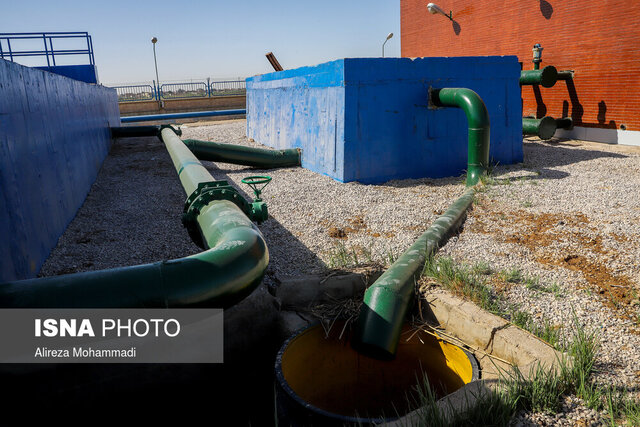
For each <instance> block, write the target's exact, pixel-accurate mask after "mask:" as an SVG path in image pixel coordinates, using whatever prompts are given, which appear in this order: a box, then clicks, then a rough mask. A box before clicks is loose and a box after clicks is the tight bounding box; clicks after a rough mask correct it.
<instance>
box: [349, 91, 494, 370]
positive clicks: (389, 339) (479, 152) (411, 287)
mask: <svg viewBox="0 0 640 427" xmlns="http://www.w3.org/2000/svg"><path fill="white" fill-rule="evenodd" d="M429 96H430V100H429V101H430V103H431V104H433V105H435V106H437V107H456V108H460V109H462V110H463V111H464V112H465V114H466V116H467V122H468V127H469V134H468V155H467V156H468V160H467V180H466V185H467V187H471V188H468V189H467V190H466V191H465V192H464V194H463V195H462V196H461V197H460V198H458V199H457V200H456V201H455V202H454V203H453V204H452V205H451V206H450V207H449V209H447V211H446V212H445V213H444V214H443V215H442V216H440V217H439V218H438V219H436V221H435V222H434V223H433V224H432V225H431V227H429V228H428V229H427V231H425V232H424V233H423V234H422V235H421V236H420V237H419V238H418V240H416V241H415V242H414V243H413V245H411V247H410V248H409V249H407V250H406V251H405V252H404V253H403V254H402V255H401V256H400V258H398V260H397V261H396V262H394V263H393V265H392V266H391V267H390V268H389V269H388V270H387V271H385V272H384V274H383V275H382V276H380V278H378V280H376V281H375V283H374V284H373V285H371V286H370V287H369V288H368V289H367V290H366V292H365V294H364V302H363V304H362V308H361V309H360V315H359V317H358V322H357V324H356V331H355V335H354V338H353V340H352V345H353V347H354V348H355V349H356V350H358V351H359V352H361V353H363V354H366V355H369V356H371V357H375V358H379V359H392V358H393V357H395V354H396V350H397V349H398V342H399V341H400V332H401V331H402V325H403V324H404V319H405V317H406V315H407V311H408V310H409V305H410V304H411V300H412V298H413V295H414V293H415V284H416V279H418V278H419V277H420V275H421V274H422V271H423V269H424V266H425V263H426V261H427V259H428V258H429V257H431V256H432V255H433V254H435V253H436V252H437V250H438V249H439V248H440V247H441V246H443V245H444V244H445V242H446V241H447V239H448V238H449V237H450V236H451V235H452V234H453V233H455V232H456V231H457V230H458V228H459V226H460V224H461V223H462V221H463V220H464V218H465V214H466V212H467V209H469V207H470V206H471V204H472V202H473V196H474V194H475V190H474V189H473V188H472V186H473V185H475V184H477V183H478V181H479V179H480V177H481V176H482V174H484V173H486V170H487V167H488V165H489V142H490V122H489V113H488V112H487V108H486V106H485V104H484V102H483V101H482V98H480V96H478V94H477V93H475V92H474V91H473V90H471V89H467V88H444V89H433V90H432V91H430V95H429Z"/></svg>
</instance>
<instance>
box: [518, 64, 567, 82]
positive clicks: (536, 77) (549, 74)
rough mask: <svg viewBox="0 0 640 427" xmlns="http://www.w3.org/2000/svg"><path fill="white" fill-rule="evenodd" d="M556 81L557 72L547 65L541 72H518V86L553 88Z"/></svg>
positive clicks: (554, 68)
mask: <svg viewBox="0 0 640 427" xmlns="http://www.w3.org/2000/svg"><path fill="white" fill-rule="evenodd" d="M556 81H558V70H556V67H554V66H553V65H547V66H546V67H544V68H543V69H542V70H522V71H520V85H542V86H543V87H553V85H555V84H556Z"/></svg>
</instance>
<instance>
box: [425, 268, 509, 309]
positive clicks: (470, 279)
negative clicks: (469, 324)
mask: <svg viewBox="0 0 640 427" xmlns="http://www.w3.org/2000/svg"><path fill="white" fill-rule="evenodd" d="M422 275H423V276H428V277H432V278H434V279H435V280H437V281H438V283H440V284H442V285H443V286H444V287H445V288H447V289H449V290H450V291H452V292H453V293H455V294H458V295H464V296H466V297H467V298H469V299H470V300H471V301H473V302H474V303H476V304H478V305H479V306H480V307H482V308H483V309H485V310H487V311H490V312H492V313H498V312H499V311H500V306H499V305H498V298H497V296H496V295H495V294H494V293H493V291H492V290H491V288H490V287H489V286H487V284H486V279H485V278H484V277H483V276H482V274H481V273H479V272H478V271H477V270H476V271H474V269H473V268H468V267H467V266H464V265H456V264H455V263H454V261H453V259H452V258H450V257H437V258H436V257H430V258H429V259H428V260H427V262H426V263H425V265H424V269H423V270H422Z"/></svg>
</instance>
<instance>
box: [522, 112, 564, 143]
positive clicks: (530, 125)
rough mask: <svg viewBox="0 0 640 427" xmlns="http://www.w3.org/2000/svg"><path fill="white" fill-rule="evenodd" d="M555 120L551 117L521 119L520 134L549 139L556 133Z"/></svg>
mask: <svg viewBox="0 0 640 427" xmlns="http://www.w3.org/2000/svg"><path fill="white" fill-rule="evenodd" d="M556 128H557V124H556V119H554V118H553V117H549V116H546V117H543V118H541V119H534V118H528V117H523V118H522V134H523V135H534V136H537V137H539V138H540V139H551V138H553V135H554V134H555V133H556Z"/></svg>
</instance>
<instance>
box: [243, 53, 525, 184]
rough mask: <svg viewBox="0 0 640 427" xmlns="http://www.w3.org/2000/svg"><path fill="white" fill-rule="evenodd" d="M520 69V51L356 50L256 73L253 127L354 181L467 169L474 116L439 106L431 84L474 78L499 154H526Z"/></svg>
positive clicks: (505, 159)
mask: <svg viewBox="0 0 640 427" xmlns="http://www.w3.org/2000/svg"><path fill="white" fill-rule="evenodd" d="M519 76H520V66H519V63H518V60H517V58H516V57H515V56H503V57H498V56H491V57H456V58H419V59H415V60H412V59H409V58H354V59H342V60H337V61H333V62H329V63H326V64H321V65H319V66H317V67H305V68H299V69H295V70H287V71H283V72H278V73H271V74H266V75H262V76H256V77H252V78H249V79H247V135H248V136H249V137H250V138H253V139H255V140H256V141H258V142H261V143H263V144H266V145H269V146H272V147H277V148H285V147H300V148H302V149H303V157H302V158H303V166H304V167H307V168H309V169H311V170H314V171H316V172H319V173H323V174H327V175H329V176H331V177H333V178H335V179H337V180H340V181H345V182H347V181H360V182H363V183H381V182H385V181H388V180H390V179H404V178H421V177H443V176H453V175H459V174H462V173H463V172H464V170H465V168H466V164H467V121H466V117H465V115H464V113H463V112H462V111H461V110H458V109H449V108H447V109H430V108H429V105H428V92H429V88H430V87H434V88H438V87H468V88H471V89H473V90H475V91H476V92H478V94H479V95H480V96H481V97H482V99H483V100H484V102H485V104H486V106H487V109H488V110H489V116H490V119H491V157H492V158H493V159H494V161H499V162H500V163H501V164H509V163H514V162H521V161H522V156H523V154H522V120H521V105H520V103H521V101H520V85H519V83H518V79H519ZM323 85H324V86H323ZM312 106H313V107H314V108H311V107H312ZM300 112H304V114H300ZM334 165H335V166H334Z"/></svg>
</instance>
